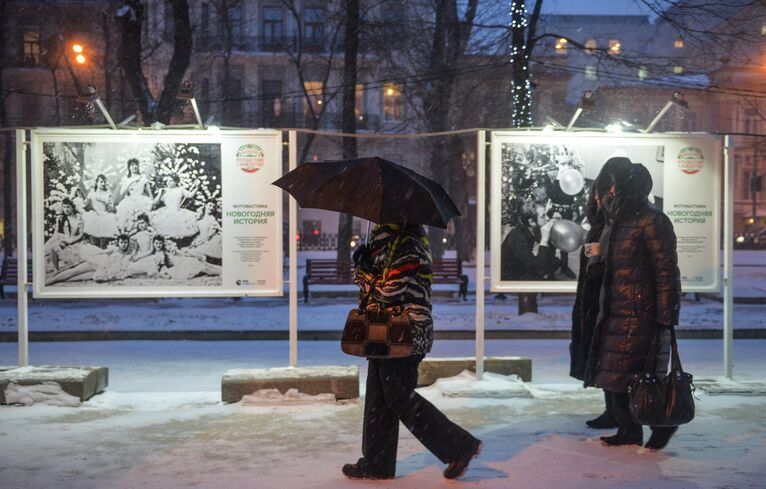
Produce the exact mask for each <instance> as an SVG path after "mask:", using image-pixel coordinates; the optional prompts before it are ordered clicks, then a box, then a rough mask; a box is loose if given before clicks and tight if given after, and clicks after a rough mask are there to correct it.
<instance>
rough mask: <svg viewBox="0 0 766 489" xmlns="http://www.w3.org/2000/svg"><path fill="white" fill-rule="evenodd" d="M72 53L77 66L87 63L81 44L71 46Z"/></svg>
mask: <svg viewBox="0 0 766 489" xmlns="http://www.w3.org/2000/svg"><path fill="white" fill-rule="evenodd" d="M72 52H73V53H74V54H75V56H74V61H75V63H77V64H78V65H84V64H85V63H87V62H88V58H86V57H85V54H84V53H85V48H84V47H83V45H82V44H79V43H75V44H72Z"/></svg>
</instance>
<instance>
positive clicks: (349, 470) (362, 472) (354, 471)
mask: <svg viewBox="0 0 766 489" xmlns="http://www.w3.org/2000/svg"><path fill="white" fill-rule="evenodd" d="M341 471H342V472H343V475H345V476H346V477H348V478H349V479H367V480H385V479H393V478H394V474H373V473H371V472H370V471H369V468H368V467H367V462H366V460H365V459H364V458H360V459H359V461H358V462H357V463H355V464H346V465H344V466H343V468H342V469H341Z"/></svg>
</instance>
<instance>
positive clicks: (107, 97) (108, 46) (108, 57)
mask: <svg viewBox="0 0 766 489" xmlns="http://www.w3.org/2000/svg"><path fill="white" fill-rule="evenodd" d="M101 33H102V35H103V38H104V62H103V64H104V104H105V105H106V110H112V72H111V67H110V63H111V61H112V35H111V30H110V29H109V13H108V11H106V10H104V12H103V13H102V15H101ZM120 115H122V114H120Z"/></svg>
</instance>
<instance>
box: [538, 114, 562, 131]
mask: <svg viewBox="0 0 766 489" xmlns="http://www.w3.org/2000/svg"><path fill="white" fill-rule="evenodd" d="M556 129H564V126H562V125H561V124H559V122H558V121H557V120H556V119H554V118H553V117H551V116H549V115H547V116H545V124H543V132H553V131H555V130H556Z"/></svg>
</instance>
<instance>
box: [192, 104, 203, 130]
mask: <svg viewBox="0 0 766 489" xmlns="http://www.w3.org/2000/svg"><path fill="white" fill-rule="evenodd" d="M189 103H191V106H192V110H194V117H196V118H197V125H198V126H199V128H200V129H205V123H204V122H202V115H201V114H200V113H199V107H198V106H197V99H196V98H194V97H192V98H190V99H189Z"/></svg>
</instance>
